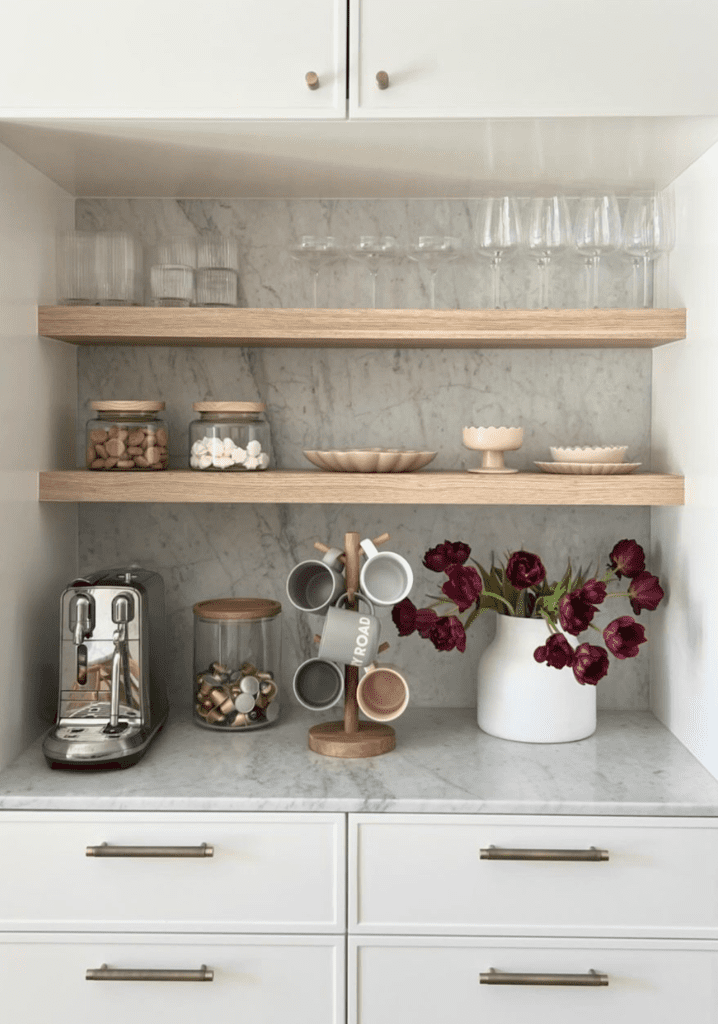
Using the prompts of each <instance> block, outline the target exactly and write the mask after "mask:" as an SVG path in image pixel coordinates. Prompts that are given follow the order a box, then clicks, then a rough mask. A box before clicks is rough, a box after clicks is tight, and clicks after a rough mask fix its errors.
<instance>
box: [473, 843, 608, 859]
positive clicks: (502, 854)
mask: <svg viewBox="0 0 718 1024" xmlns="http://www.w3.org/2000/svg"><path fill="white" fill-rule="evenodd" d="M480 859H481V860H552V861H557V860H572V861H601V860H608V850H599V849H598V848H597V847H595V846H591V847H589V849H588V850H511V849H509V848H508V847H505V846H489V847H488V848H487V849H485V850H481V854H480Z"/></svg>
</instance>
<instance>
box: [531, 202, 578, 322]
mask: <svg viewBox="0 0 718 1024" xmlns="http://www.w3.org/2000/svg"><path fill="white" fill-rule="evenodd" d="M525 236H526V248H527V249H528V252H529V255H530V256H531V258H532V259H534V260H536V266H537V267H538V275H539V301H538V304H539V307H540V308H541V309H548V306H549V298H550V287H551V280H550V273H551V260H552V259H553V258H554V257H555V256H558V255H559V254H560V253H562V252H565V250H566V249H567V248H568V247H569V245H570V244H571V218H570V216H569V212H568V204H567V203H566V200H565V199H564V198H563V196H551V197H550V198H536V199H532V200H531V201H530V202H529V205H528V209H527V210H526V221H525Z"/></svg>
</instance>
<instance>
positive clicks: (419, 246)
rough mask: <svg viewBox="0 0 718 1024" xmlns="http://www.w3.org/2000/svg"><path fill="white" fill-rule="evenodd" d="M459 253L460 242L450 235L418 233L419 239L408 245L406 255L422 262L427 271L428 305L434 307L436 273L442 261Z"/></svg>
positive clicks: (454, 257) (416, 261) (448, 259)
mask: <svg viewBox="0 0 718 1024" xmlns="http://www.w3.org/2000/svg"><path fill="white" fill-rule="evenodd" d="M460 253H461V242H460V241H459V239H458V238H452V237H451V236H450V235H420V236H419V241H418V242H416V243H415V244H414V245H410V246H409V248H408V249H407V252H406V255H407V256H408V257H409V259H410V260H414V262H415V263H419V264H422V265H423V266H424V267H426V269H427V271H428V272H429V305H430V306H431V308H432V309H436V275H437V274H438V272H439V267H440V266H441V265H442V263H448V262H450V261H451V260H455V259H457V257H458V256H459V255H460Z"/></svg>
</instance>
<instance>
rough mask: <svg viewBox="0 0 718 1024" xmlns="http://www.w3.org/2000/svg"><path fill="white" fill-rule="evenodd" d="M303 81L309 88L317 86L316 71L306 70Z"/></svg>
mask: <svg viewBox="0 0 718 1024" xmlns="http://www.w3.org/2000/svg"><path fill="white" fill-rule="evenodd" d="M304 81H305V82H306V83H307V85H308V86H309V88H310V89H318V88H319V75H318V74H317V73H316V71H307V73H306V75H305V76H304Z"/></svg>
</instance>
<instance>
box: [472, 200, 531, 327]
mask: <svg viewBox="0 0 718 1024" xmlns="http://www.w3.org/2000/svg"><path fill="white" fill-rule="evenodd" d="M520 244H521V221H520V219H519V211H518V206H517V204H516V200H515V199H513V198H512V197H511V196H502V197H501V198H500V199H496V198H490V199H481V200H479V206H478V210H477V214H476V226H475V228H474V249H475V251H476V252H477V253H478V255H479V256H483V257H484V258H485V259H488V260H491V282H492V283H491V288H492V297H491V304H492V306H493V308H494V309H499V308H500V307H501V261H502V260H503V259H505V258H506V257H507V256H512V255H513V254H514V253H515V252H516V251H517V250H518V247H519V245H520Z"/></svg>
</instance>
